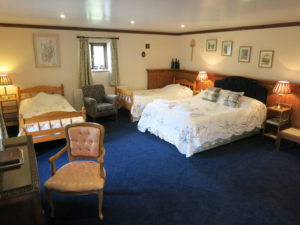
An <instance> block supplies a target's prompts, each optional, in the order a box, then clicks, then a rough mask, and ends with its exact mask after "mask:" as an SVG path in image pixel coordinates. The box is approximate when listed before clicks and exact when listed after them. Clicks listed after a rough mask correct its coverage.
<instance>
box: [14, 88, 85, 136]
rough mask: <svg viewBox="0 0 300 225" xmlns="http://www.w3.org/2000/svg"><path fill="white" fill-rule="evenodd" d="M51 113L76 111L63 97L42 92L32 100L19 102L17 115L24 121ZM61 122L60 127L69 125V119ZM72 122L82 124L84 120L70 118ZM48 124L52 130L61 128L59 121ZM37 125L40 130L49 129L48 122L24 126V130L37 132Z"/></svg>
mask: <svg viewBox="0 0 300 225" xmlns="http://www.w3.org/2000/svg"><path fill="white" fill-rule="evenodd" d="M53 111H65V112H72V111H76V110H75V109H74V108H73V107H72V106H71V105H70V103H69V102H68V101H67V100H66V99H65V98H64V97H63V96H61V95H58V94H46V93H44V92H40V93H39V94H37V95H36V96H34V97H33V98H27V99H24V100H23V101H21V103H20V108H19V113H20V114H22V116H23V118H25V119H26V118H31V117H33V116H38V115H41V114H44V113H49V112H53ZM61 121H62V125H63V126H65V125H67V124H69V123H71V118H66V119H62V120H61ZM72 122H73V123H76V122H84V120H83V118H82V117H81V116H80V117H74V118H72ZM50 123H51V126H52V128H59V127H61V124H60V120H52V121H50ZM38 124H39V125H40V128H41V130H47V129H50V126H49V121H45V122H39V123H32V124H26V125H25V127H24V128H25V130H26V131H27V132H34V131H38V130H39V129H38Z"/></svg>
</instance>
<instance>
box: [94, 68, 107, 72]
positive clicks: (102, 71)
mask: <svg viewBox="0 0 300 225" xmlns="http://www.w3.org/2000/svg"><path fill="white" fill-rule="evenodd" d="M92 72H109V70H96V69H94V70H93V69H92Z"/></svg>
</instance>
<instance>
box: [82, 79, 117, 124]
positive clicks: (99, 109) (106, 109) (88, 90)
mask: <svg viewBox="0 0 300 225" xmlns="http://www.w3.org/2000/svg"><path fill="white" fill-rule="evenodd" d="M82 93H83V102H84V106H85V108H86V113H87V114H88V115H89V116H90V117H92V118H93V121H95V120H96V118H97V117H102V116H110V115H116V120H118V106H117V97H118V96H117V95H113V94H109V95H106V94H105V90H104V86H103V85H102V84H95V85H88V86H84V87H82Z"/></svg>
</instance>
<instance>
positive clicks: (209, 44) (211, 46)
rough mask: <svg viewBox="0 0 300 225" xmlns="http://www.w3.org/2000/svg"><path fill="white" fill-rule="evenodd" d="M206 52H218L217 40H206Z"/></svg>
mask: <svg viewBox="0 0 300 225" xmlns="http://www.w3.org/2000/svg"><path fill="white" fill-rule="evenodd" d="M206 51H217V39H208V40H206Z"/></svg>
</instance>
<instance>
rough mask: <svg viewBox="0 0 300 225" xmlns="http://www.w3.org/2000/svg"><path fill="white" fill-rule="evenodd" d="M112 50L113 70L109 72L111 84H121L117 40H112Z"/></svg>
mask: <svg viewBox="0 0 300 225" xmlns="http://www.w3.org/2000/svg"><path fill="white" fill-rule="evenodd" d="M110 52H111V70H110V73H109V84H110V85H111V86H116V85H119V82H120V78H119V63H118V49H117V40H116V39H112V40H110Z"/></svg>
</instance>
